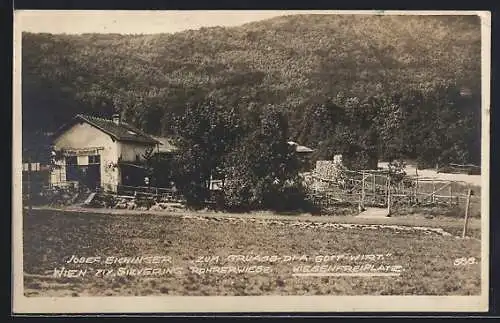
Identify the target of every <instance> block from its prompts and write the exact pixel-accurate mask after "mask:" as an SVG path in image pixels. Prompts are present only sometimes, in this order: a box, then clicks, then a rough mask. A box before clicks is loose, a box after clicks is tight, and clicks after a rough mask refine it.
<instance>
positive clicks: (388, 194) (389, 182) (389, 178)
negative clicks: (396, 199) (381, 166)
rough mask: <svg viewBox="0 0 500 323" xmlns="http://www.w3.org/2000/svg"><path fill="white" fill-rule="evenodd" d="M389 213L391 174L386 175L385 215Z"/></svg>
mask: <svg viewBox="0 0 500 323" xmlns="http://www.w3.org/2000/svg"><path fill="white" fill-rule="evenodd" d="M390 215H391V176H390V175H387V216H390Z"/></svg>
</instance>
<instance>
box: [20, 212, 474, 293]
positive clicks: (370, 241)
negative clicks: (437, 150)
mask: <svg viewBox="0 0 500 323" xmlns="http://www.w3.org/2000/svg"><path fill="white" fill-rule="evenodd" d="M71 255H78V256H79V257H80V256H81V257H98V256H100V257H101V259H100V260H99V262H97V259H92V258H90V259H89V258H87V259H86V260H87V261H89V262H91V261H94V262H93V263H91V264H74V263H73V264H67V263H66V262H67V261H68V260H69V259H70V258H71ZM234 255H243V256H250V255H252V256H253V257H248V258H245V259H241V257H240V258H238V257H234ZM304 255H305V256H307V257H306V258H304V257H303V256H304ZM358 255H365V259H360V258H359V257H358V259H356V257H357V256H358ZM366 255H370V256H369V257H366ZM112 256H113V257H116V258H115V259H118V258H120V257H125V256H128V257H134V256H164V257H163V258H158V259H163V260H165V259H167V261H166V262H162V263H160V264H153V265H151V264H142V265H139V264H119V263H114V264H106V263H105V260H109V259H111V258H108V257H112ZM203 256H206V257H203ZM217 256H218V258H217ZM256 256H261V257H260V258H257V257H256ZM264 256H269V258H265V257H264ZM272 256H274V258H273V257H272ZM288 256H289V257H288ZM292 256H295V258H293V257H292ZM301 256H302V258H300V257H301ZM323 256H330V258H327V257H323ZM169 257H170V259H168V258H169ZM289 258H292V259H289ZM463 258H466V259H467V260H468V261H470V262H467V261H463V260H464V259H463ZM148 259H149V260H151V259H153V258H148ZM155 259H156V258H155ZM457 259H458V260H457ZM163 260H162V261H163ZM109 261H110V262H112V261H113V260H109ZM479 263H480V242H479V241H478V240H476V239H464V240H463V239H458V238H456V237H455V236H453V235H442V234H439V233H438V232H434V231H426V230H416V229H410V228H409V227H407V229H403V228H398V227H396V228H389V227H383V226H369V225H357V226H349V225H345V224H338V223H337V224H336V223H325V224H324V225H314V224H313V223H311V222H304V221H297V220H289V221H288V220H273V219H267V220H255V219H252V218H245V217H238V218H232V217H221V218H217V217H210V218H207V217H203V216H199V215H196V214H191V215H188V216H168V215H164V216H159V215H145V214H144V215H132V214H124V215H106V214H97V213H74V212H64V211H53V210H33V211H32V212H31V213H30V214H29V215H28V214H25V215H24V272H25V275H24V278H25V283H24V288H25V295H27V296H95V295H100V296H105V295H108V296H131V295H132V296H133V295H140V296H149V295H211V296H212V295H213V296H215V295H478V294H480V277H481V274H480V266H479ZM299 265H303V266H309V267H306V268H309V269H310V268H311V267H314V266H316V267H315V268H318V267H317V266H318V265H321V266H323V269H322V270H326V269H325V268H326V267H327V266H330V267H329V268H330V269H328V270H333V269H331V268H333V267H334V266H335V265H337V267H336V268H337V269H336V270H337V271H335V273H339V272H340V273H345V272H349V270H354V269H353V268H356V266H357V268H360V267H362V268H365V269H367V268H371V269H370V270H374V268H378V269H380V268H382V269H383V268H386V269H383V270H389V269H388V268H391V269H390V270H389V271H387V272H390V273H392V274H395V273H396V272H398V271H399V270H400V269H402V271H401V272H400V275H399V276H398V275H392V276H375V277H363V276H341V277H334V276H296V275H294V268H295V270H298V269H297V268H299V267H298V266H299ZM63 266H64V267H65V268H66V269H76V270H83V271H84V270H87V271H86V272H85V274H84V276H80V277H61V278H57V277H54V275H53V273H54V269H55V268H57V269H61V267H63ZM252 266H253V269H254V271H256V272H247V273H234V272H232V271H231V269H228V268H233V270H234V268H238V270H239V269H242V270H244V268H246V269H248V268H250V267H252ZM255 266H261V267H255ZM346 266H351V267H346ZM370 266H371V267H370ZM397 266H401V267H397ZM120 268H121V269H120ZM145 268H158V269H157V270H156V271H155V269H147V270H146V269H145ZM193 268H196V270H198V272H194V271H192V270H193ZM202 268H205V269H206V268H212V269H213V268H219V269H218V270H219V272H212V273H201V272H200V269H202ZM221 268H222V269H221ZM223 268H225V270H226V272H224V269H223ZM301 268H304V267H301ZM339 268H340V269H342V270H340V271H338V269H339ZM346 268H351V269H346ZM395 268H399V269H397V270H396V269H395ZM100 269H105V271H104V272H100ZM109 269H112V271H111V272H109V274H107V273H108V270H109ZM132 269H133V270H135V272H134V271H133V270H132ZM131 270H132V271H131ZM141 270H142V271H141ZM168 270H172V272H168ZM213 270H214V269H213ZM311 270H313V269H311ZM346 270H347V271H346ZM383 270H382V271H383ZM153 271H155V272H156V274H155V275H151V273H152V272H153ZM257 271H261V272H257ZM313 271H314V270H313ZM365 271H366V270H365ZM330 272H333V271H330ZM74 273H81V272H78V271H75V272H73V274H74ZM295 273H297V271H296V272H295ZM398 274H399V273H398Z"/></svg>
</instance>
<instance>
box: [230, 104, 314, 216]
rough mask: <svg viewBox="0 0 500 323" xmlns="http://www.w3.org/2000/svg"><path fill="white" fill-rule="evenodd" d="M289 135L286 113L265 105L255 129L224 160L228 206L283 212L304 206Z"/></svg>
mask: <svg viewBox="0 0 500 323" xmlns="http://www.w3.org/2000/svg"><path fill="white" fill-rule="evenodd" d="M287 138H288V122H287V120H286V117H285V115H284V113H283V112H282V111H281V110H280V109H278V108H277V107H274V106H267V107H265V108H264V109H263V111H262V115H261V117H260V120H259V121H258V123H257V124H255V125H254V130H253V131H251V132H250V133H249V134H247V135H246V136H245V138H244V139H243V140H242V141H241V142H240V143H239V144H238V145H237V146H236V147H235V149H234V150H233V151H232V152H231V153H230V154H228V156H227V157H226V159H225V164H224V166H225V167H224V174H225V177H226V182H225V184H224V194H225V201H226V206H227V207H228V208H231V209H238V210H242V209H246V210H248V209H272V210H280V211H281V210H290V209H298V208H299V207H304V200H305V196H304V194H303V191H302V190H301V187H300V181H299V177H298V169H299V161H298V159H297V156H296V155H295V153H294V149H293V147H292V146H290V145H289V144H288V143H287Z"/></svg>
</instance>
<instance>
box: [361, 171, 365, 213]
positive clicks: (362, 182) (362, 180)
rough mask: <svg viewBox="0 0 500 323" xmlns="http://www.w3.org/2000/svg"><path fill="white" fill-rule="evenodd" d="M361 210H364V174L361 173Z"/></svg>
mask: <svg viewBox="0 0 500 323" xmlns="http://www.w3.org/2000/svg"><path fill="white" fill-rule="evenodd" d="M361 176H362V179H361V209H362V210H364V209H365V172H362V173H361Z"/></svg>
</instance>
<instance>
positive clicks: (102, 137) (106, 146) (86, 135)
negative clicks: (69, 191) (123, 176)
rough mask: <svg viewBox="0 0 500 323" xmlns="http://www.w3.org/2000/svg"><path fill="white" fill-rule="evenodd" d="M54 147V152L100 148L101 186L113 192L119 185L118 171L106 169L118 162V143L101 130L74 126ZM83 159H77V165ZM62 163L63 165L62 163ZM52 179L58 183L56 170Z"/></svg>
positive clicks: (85, 124) (86, 125)
mask: <svg viewBox="0 0 500 323" xmlns="http://www.w3.org/2000/svg"><path fill="white" fill-rule="evenodd" d="M54 146H55V149H56V150H61V149H84V148H102V150H100V151H99V154H100V156H101V186H102V187H104V188H105V189H108V190H114V189H116V185H118V184H119V183H120V173H119V169H118V168H109V167H108V164H109V163H116V162H117V161H118V143H117V142H116V141H114V140H113V138H111V136H109V135H108V134H106V133H104V132H102V131H101V130H99V129H97V128H95V127H93V126H91V125H89V124H88V123H78V124H75V125H74V126H73V127H71V128H70V129H68V130H67V131H66V132H65V133H63V134H62V135H61V136H60V137H59V138H57V139H56V140H55V142H54ZM83 159H86V158H78V160H79V163H80V161H82V162H83ZM62 163H63V164H64V161H62ZM85 163H86V162H85ZM52 177H53V178H54V180H55V179H56V178H57V181H59V171H58V170H56V172H55V174H53V175H52Z"/></svg>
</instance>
